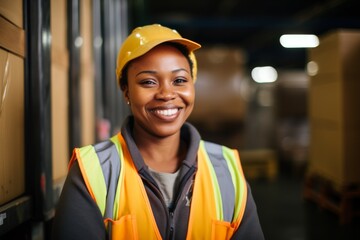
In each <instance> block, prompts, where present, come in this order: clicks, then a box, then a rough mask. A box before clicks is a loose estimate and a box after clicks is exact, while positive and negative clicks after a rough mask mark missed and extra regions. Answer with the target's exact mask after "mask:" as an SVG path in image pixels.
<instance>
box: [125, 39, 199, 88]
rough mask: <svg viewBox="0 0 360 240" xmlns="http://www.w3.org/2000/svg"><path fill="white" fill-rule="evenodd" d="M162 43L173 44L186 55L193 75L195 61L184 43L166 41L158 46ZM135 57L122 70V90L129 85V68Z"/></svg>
mask: <svg viewBox="0 0 360 240" xmlns="http://www.w3.org/2000/svg"><path fill="white" fill-rule="evenodd" d="M160 45H165V46H171V47H174V48H176V49H177V50H179V51H180V52H181V53H182V55H184V57H185V58H186V59H187V61H188V62H189V66H190V70H191V76H192V77H193V71H192V69H193V65H194V63H193V62H192V61H191V59H190V57H189V50H188V49H187V48H186V47H185V46H184V45H182V44H180V43H176V42H164V43H161V44H159V45H158V46H160ZM135 59H136V58H135ZM135 59H133V60H131V61H129V62H128V63H127V64H126V65H125V66H124V68H123V69H122V71H121V76H120V89H121V90H124V89H125V86H127V84H128V77H127V74H128V68H129V65H130V64H131V62H132V61H134V60H135Z"/></svg>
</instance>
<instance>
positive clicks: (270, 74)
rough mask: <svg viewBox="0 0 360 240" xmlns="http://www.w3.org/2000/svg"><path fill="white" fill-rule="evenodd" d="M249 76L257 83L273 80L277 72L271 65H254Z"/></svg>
mask: <svg viewBox="0 0 360 240" xmlns="http://www.w3.org/2000/svg"><path fill="white" fill-rule="evenodd" d="M251 77H252V78H253V79H254V81H255V82H257V83H271V82H275V81H276V79H277V77H278V74H277V71H276V70H275V68H273V67H271V66H264V67H256V68H254V69H253V70H252V71H251Z"/></svg>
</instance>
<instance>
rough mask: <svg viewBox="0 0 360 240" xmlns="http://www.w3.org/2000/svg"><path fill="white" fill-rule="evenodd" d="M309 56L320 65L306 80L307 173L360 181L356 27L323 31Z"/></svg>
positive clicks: (359, 35)
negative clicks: (307, 117) (308, 136)
mask: <svg viewBox="0 0 360 240" xmlns="http://www.w3.org/2000/svg"><path fill="white" fill-rule="evenodd" d="M309 61H315V62H316V63H317V64H318V66H319V71H318V74H317V75H315V76H313V77H311V79H310V85H309V110H310V111H309V120H310V129H311V137H310V141H311V142H310V158H309V161H310V162H309V163H310V167H309V172H311V173H316V174H320V175H322V176H323V177H325V178H327V179H329V180H331V181H332V182H333V183H334V184H335V185H336V186H338V187H340V188H341V187H344V186H347V185H351V184H360V174H359V169H360V161H359V159H360V151H359V149H358V148H359V146H360V137H359V136H360V128H359V122H360V108H359V103H360V94H359V93H358V91H359V89H360V81H359V76H360V69H359V63H360V31H358V30H357V31H354V30H337V31H334V32H330V33H328V34H326V35H324V36H322V37H321V38H320V45H319V47H317V48H315V49H311V50H309Z"/></svg>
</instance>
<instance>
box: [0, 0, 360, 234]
mask: <svg viewBox="0 0 360 240" xmlns="http://www.w3.org/2000/svg"><path fill="white" fill-rule="evenodd" d="M152 23H159V24H162V25H164V26H168V27H170V28H174V29H176V30H177V31H178V32H179V33H180V34H181V35H182V36H183V37H186V38H189V39H192V40H194V41H196V42H199V43H201V44H202V48H201V49H200V50H198V51H197V52H196V56H197V59H198V80H197V82H196V93H197V95H196V106H195V110H194V112H193V114H192V115H191V117H190V119H189V122H191V123H192V124H194V125H195V126H196V127H197V128H198V130H199V131H200V133H201V135H202V137H203V139H206V140H210V141H214V142H217V143H221V144H223V145H227V146H229V147H232V148H236V149H238V150H239V152H240V158H241V162H242V165H243V169H244V173H245V175H246V177H247V179H248V181H249V183H250V186H251V188H252V193H253V195H254V198H255V202H256V203H257V207H258V213H259V217H260V221H261V224H262V227H263V231H264V234H265V238H266V239H270V240H272V239H274V240H282V239H284V240H302V239H303V240H310V239H311V240H312V239H316V240H317V239H339V240H343V239H345V240H347V239H360V221H359V216H360V208H359V202H360V201H359V199H360V153H359V151H358V146H359V145H360V129H359V124H358V123H359V122H360V108H359V104H360V94H358V91H359V90H360V79H359V76H360V14H359V7H358V4H357V1H355V0H312V1H309V0H302V1H297V0H296V1H285V0H279V1H265V0H241V1H240V0H207V1H205V0H198V1H189V0H182V1H165V0H34V1H29V0H1V1H0V80H1V81H0V238H1V239H49V236H50V235H49V233H50V231H51V222H52V218H53V216H54V213H55V207H56V203H57V199H58V197H59V195H60V192H61V188H62V185H63V182H64V180H65V177H66V173H67V163H68V160H69V159H70V156H71V151H72V149H73V148H74V147H77V146H83V145H86V144H91V143H94V142H98V141H101V140H104V139H107V138H108V137H110V136H112V135H113V134H116V132H118V131H119V129H120V127H121V123H122V121H123V119H124V118H125V117H126V116H127V115H128V114H129V110H128V108H127V106H126V104H125V102H124V101H123V99H122V95H121V92H120V90H119V89H118V88H117V84H116V81H115V65H116V55H117V51H118V49H119V47H120V45H121V43H122V42H123V40H124V39H125V37H126V36H127V35H128V34H129V32H130V31H131V30H132V29H133V28H134V27H136V26H140V25H145V24H152ZM299 34H302V35H303V34H305V35H306V36H305V37H308V38H305V39H301V40H297V42H295V43H294V42H290V43H286V42H285V40H287V37H290V38H291V37H298V35H299ZM284 35H285V36H284ZM303 37H304V36H303ZM309 38H310V40H313V42H310V43H308V41H307V40H308V39H309ZM299 43H301V44H300V45H299ZM307 43H308V44H307ZM287 44H290V46H289V45H287ZM291 44H292V45H291ZM294 44H295V45H294Z"/></svg>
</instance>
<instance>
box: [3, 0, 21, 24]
mask: <svg viewBox="0 0 360 240" xmlns="http://www.w3.org/2000/svg"><path fill="white" fill-rule="evenodd" d="M0 15H2V16H3V17H5V18H6V19H8V20H9V21H10V22H12V23H13V24H14V25H16V26H18V27H19V28H23V1H22V0H1V1H0Z"/></svg>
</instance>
